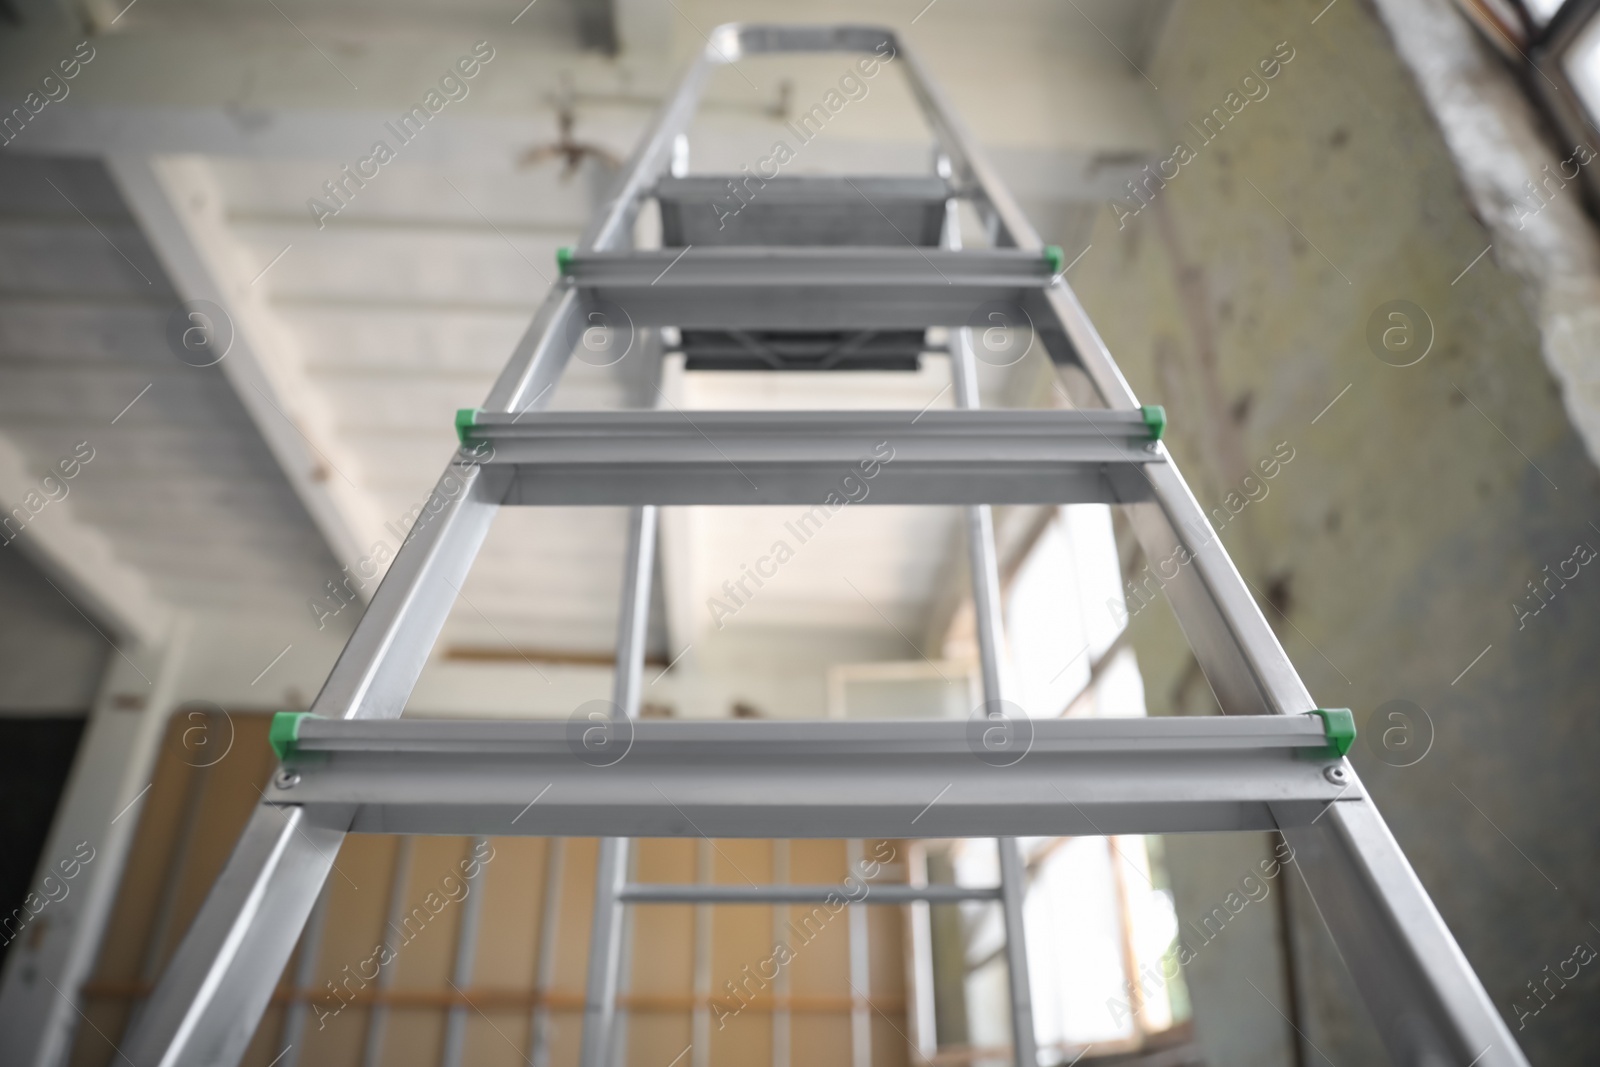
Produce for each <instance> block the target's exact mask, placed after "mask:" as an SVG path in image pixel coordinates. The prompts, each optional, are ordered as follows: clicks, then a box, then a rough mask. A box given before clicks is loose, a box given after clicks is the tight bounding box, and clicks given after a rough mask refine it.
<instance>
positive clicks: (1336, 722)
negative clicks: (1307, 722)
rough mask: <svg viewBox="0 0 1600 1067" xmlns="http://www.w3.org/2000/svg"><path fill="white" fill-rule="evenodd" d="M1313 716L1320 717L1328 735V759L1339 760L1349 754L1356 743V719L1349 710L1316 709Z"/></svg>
mask: <svg viewBox="0 0 1600 1067" xmlns="http://www.w3.org/2000/svg"><path fill="white" fill-rule="evenodd" d="M1311 714H1313V715H1321V716H1322V725H1323V729H1324V730H1325V731H1326V732H1327V735H1328V751H1327V758H1328V759H1339V758H1341V757H1343V756H1345V755H1347V754H1348V753H1349V752H1350V746H1351V745H1353V744H1355V743H1356V717H1355V716H1354V715H1352V714H1351V713H1350V709H1349V708H1318V709H1317V710H1315V711H1313V712H1312V713H1311Z"/></svg>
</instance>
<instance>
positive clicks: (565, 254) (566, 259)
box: [556, 245, 572, 274]
mask: <svg viewBox="0 0 1600 1067" xmlns="http://www.w3.org/2000/svg"><path fill="white" fill-rule="evenodd" d="M556 269H557V270H559V271H561V273H562V274H571V273H572V246H571V245H561V246H560V247H558V248H557V249H556Z"/></svg>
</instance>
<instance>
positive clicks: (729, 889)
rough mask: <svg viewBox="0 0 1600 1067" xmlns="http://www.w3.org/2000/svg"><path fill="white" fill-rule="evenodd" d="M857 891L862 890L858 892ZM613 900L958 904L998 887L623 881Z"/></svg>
mask: <svg viewBox="0 0 1600 1067" xmlns="http://www.w3.org/2000/svg"><path fill="white" fill-rule="evenodd" d="M863 889H865V892H864V893H863ZM617 899H618V900H621V901H625V902H627V903H629V904H826V903H829V902H832V901H850V902H852V903H857V904H911V903H915V902H916V901H919V900H921V901H927V902H929V903H931V904H959V903H961V902H962V901H964V900H999V899H1000V887H999V886H964V885H927V886H915V885H904V884H897V883H889V884H884V883H878V882H863V883H860V884H859V885H853V886H850V885H686V884H667V885H662V884H656V885H638V884H634V885H625V886H623V887H622V890H621V891H620V892H619V893H618V894H617Z"/></svg>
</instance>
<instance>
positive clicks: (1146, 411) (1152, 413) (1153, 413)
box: [1139, 404, 1167, 441]
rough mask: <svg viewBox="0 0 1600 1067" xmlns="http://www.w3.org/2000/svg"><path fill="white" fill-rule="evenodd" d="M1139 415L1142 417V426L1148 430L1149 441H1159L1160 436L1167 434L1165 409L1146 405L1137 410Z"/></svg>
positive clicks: (1156, 405) (1155, 405)
mask: <svg viewBox="0 0 1600 1067" xmlns="http://www.w3.org/2000/svg"><path fill="white" fill-rule="evenodd" d="M1139 414H1140V415H1142V416H1144V424H1145V426H1147V427H1149V429H1150V440H1152V441H1159V440H1161V435H1162V434H1164V433H1166V432H1167V409H1166V408H1164V407H1162V406H1161V405H1160V404H1146V405H1145V406H1144V407H1142V408H1140V409H1139Z"/></svg>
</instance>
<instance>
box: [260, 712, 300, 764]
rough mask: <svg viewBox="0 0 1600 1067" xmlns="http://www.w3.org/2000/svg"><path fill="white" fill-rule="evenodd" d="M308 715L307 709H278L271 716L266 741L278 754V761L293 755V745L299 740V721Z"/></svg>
mask: <svg viewBox="0 0 1600 1067" xmlns="http://www.w3.org/2000/svg"><path fill="white" fill-rule="evenodd" d="M310 717H311V713H310V712H309V711H280V712H278V714H276V715H274V716H273V717H272V727H271V728H270V729H269V730H268V731H267V741H268V742H269V743H270V744H271V745H272V751H274V752H276V753H277V754H278V761H279V762H280V763H281V762H282V761H284V760H286V759H288V758H289V757H290V756H292V755H294V749H295V745H296V744H297V743H298V742H299V741H300V723H301V722H302V721H304V720H306V719H309V718H310Z"/></svg>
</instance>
